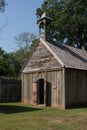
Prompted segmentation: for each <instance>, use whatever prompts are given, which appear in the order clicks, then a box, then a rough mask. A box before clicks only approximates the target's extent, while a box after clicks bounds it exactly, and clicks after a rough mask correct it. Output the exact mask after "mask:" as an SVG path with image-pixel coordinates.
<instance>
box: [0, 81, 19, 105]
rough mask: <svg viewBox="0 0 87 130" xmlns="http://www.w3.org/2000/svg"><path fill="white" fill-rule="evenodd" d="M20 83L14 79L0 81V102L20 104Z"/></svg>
mask: <svg viewBox="0 0 87 130" xmlns="http://www.w3.org/2000/svg"><path fill="white" fill-rule="evenodd" d="M20 101H21V81H20V80H15V79H0V102H1V103H5V102H20Z"/></svg>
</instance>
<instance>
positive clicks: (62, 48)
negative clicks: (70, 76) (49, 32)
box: [40, 39, 87, 70]
mask: <svg viewBox="0 0 87 130" xmlns="http://www.w3.org/2000/svg"><path fill="white" fill-rule="evenodd" d="M40 40H41V42H42V43H43V44H45V45H46V47H48V48H49V50H50V51H51V53H53V54H54V55H55V57H56V59H57V60H58V61H59V62H60V64H61V65H62V67H66V68H75V69H83V70H87V51H85V50H82V49H78V48H75V47H71V46H69V45H66V44H61V43H57V44H54V43H53V44H52V43H49V42H47V41H44V40H43V39H40Z"/></svg>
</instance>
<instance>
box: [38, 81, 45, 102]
mask: <svg viewBox="0 0 87 130" xmlns="http://www.w3.org/2000/svg"><path fill="white" fill-rule="evenodd" d="M37 95H38V96H37V103H38V104H44V79H38V81H37Z"/></svg>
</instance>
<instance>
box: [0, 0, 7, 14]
mask: <svg viewBox="0 0 87 130" xmlns="http://www.w3.org/2000/svg"><path fill="white" fill-rule="evenodd" d="M5 5H6V2H5V0H0V12H4V10H5Z"/></svg>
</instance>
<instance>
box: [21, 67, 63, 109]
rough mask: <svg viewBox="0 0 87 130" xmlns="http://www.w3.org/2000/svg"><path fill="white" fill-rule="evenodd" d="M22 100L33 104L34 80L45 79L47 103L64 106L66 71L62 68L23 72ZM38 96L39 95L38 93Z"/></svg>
mask: <svg viewBox="0 0 87 130" xmlns="http://www.w3.org/2000/svg"><path fill="white" fill-rule="evenodd" d="M22 77H23V79H22V80H23V82H22V101H23V102H25V103H29V104H33V82H35V81H37V80H38V79H44V81H45V82H46V90H44V91H46V92H45V93H46V101H45V103H46V105H47V106H49V105H50V106H53V107H58V108H64V107H65V106H64V105H65V103H64V102H65V101H64V100H65V98H64V72H63V69H61V70H53V71H52V70H51V71H44V72H32V73H28V74H23V76H22ZM37 96H38V95H37Z"/></svg>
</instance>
